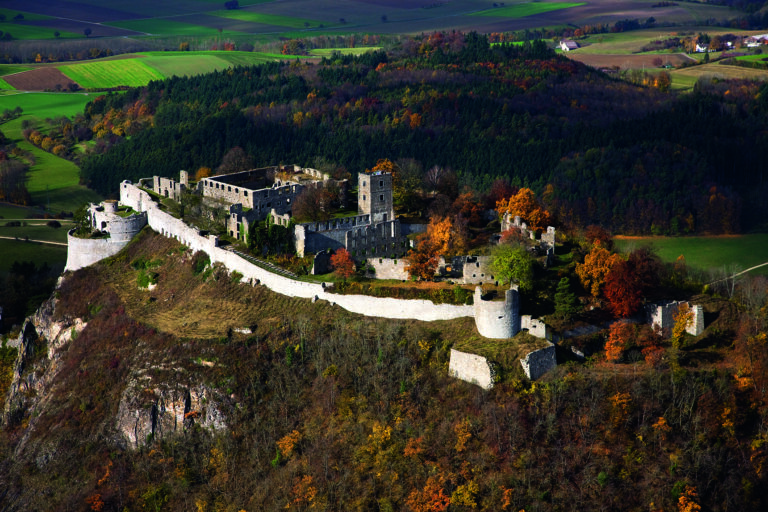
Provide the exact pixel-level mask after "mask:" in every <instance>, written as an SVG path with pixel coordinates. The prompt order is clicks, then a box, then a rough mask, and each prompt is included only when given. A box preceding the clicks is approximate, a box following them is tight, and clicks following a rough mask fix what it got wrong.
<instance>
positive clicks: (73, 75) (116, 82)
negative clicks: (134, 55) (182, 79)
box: [58, 59, 165, 89]
mask: <svg viewBox="0 0 768 512" xmlns="http://www.w3.org/2000/svg"><path fill="white" fill-rule="evenodd" d="M58 69H59V70H60V71H61V72H62V73H64V74H65V75H66V76H67V77H68V78H70V79H71V80H74V81H75V82H77V83H78V84H80V86H81V87H84V88H86V89H92V88H103V87H118V86H121V85H128V86H131V87H138V86H142V85H146V84H148V83H149V82H151V81H152V80H162V79H163V78H165V77H164V76H163V75H162V74H161V73H160V72H158V71H157V70H155V69H153V68H151V67H149V66H148V65H147V64H145V63H144V62H142V61H141V60H140V59H120V60H113V61H101V62H83V63H80V64H70V65H66V66H59V68H58Z"/></svg>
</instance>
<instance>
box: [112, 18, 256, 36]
mask: <svg viewBox="0 0 768 512" xmlns="http://www.w3.org/2000/svg"><path fill="white" fill-rule="evenodd" d="M107 25H111V26H113V27H118V28H126V29H128V30H135V31H136V32H144V33H146V34H154V35H160V34H162V35H176V36H214V35H219V34H222V35H231V34H242V32H237V31H234V30H222V31H221V32H219V31H218V29H216V28H213V27H204V26H202V25H193V24H191V23H183V22H180V21H173V20H168V19H144V20H132V21H116V22H112V23H107Z"/></svg>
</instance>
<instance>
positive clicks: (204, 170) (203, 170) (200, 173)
mask: <svg viewBox="0 0 768 512" xmlns="http://www.w3.org/2000/svg"><path fill="white" fill-rule="evenodd" d="M211 174H213V171H212V170H211V168H210V167H200V168H199V169H198V170H197V172H195V181H200V180H202V179H203V178H208V177H210V176H211Z"/></svg>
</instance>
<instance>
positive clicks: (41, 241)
mask: <svg viewBox="0 0 768 512" xmlns="http://www.w3.org/2000/svg"><path fill="white" fill-rule="evenodd" d="M0 238H2V239H3V240H18V241H19V242H37V243H39V244H50V245H63V246H64V247H66V246H67V244H66V243H64V242H51V241H50V240H28V239H22V238H18V237H15V236H0Z"/></svg>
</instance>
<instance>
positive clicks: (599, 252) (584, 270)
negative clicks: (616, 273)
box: [576, 240, 621, 297]
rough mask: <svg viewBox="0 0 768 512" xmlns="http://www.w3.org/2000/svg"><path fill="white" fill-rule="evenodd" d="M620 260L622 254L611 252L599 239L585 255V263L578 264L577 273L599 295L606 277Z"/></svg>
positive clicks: (593, 292)
mask: <svg viewBox="0 0 768 512" xmlns="http://www.w3.org/2000/svg"><path fill="white" fill-rule="evenodd" d="M619 261H621V256H619V255H618V254H611V252H610V251H609V250H608V249H606V248H604V247H603V245H602V243H601V242H600V241H599V240H596V241H595V243H594V245H593V246H592V250H591V251H589V253H588V254H587V255H586V256H585V257H584V263H579V264H577V265H576V275H577V276H579V280H581V284H582V285H583V286H584V288H586V289H587V290H589V292H590V293H591V294H592V296H594V297H599V296H600V292H601V291H602V288H603V285H604V284H605V277H606V276H607V275H608V272H610V271H611V269H612V268H613V266H614V265H616V263H618V262H619Z"/></svg>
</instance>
